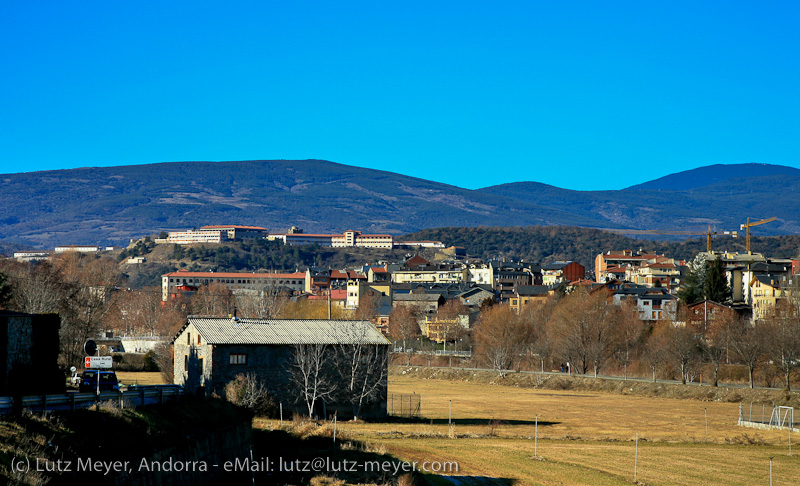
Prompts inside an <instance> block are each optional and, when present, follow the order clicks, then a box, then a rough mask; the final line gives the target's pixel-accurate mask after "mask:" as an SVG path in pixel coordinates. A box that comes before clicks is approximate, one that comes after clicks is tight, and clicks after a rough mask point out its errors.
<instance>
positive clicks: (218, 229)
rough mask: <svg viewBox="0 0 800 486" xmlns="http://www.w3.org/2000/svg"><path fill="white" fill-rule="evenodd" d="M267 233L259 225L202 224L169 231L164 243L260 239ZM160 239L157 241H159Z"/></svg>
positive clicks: (181, 243)
mask: <svg viewBox="0 0 800 486" xmlns="http://www.w3.org/2000/svg"><path fill="white" fill-rule="evenodd" d="M268 235H269V230H268V229H267V228H262V227H260V226H241V225H216V226H203V227H201V228H200V229H193V230H187V231H170V232H169V233H167V238H166V241H163V242H164V243H173V244H176V245H192V244H195V243H225V242H227V241H241V240H245V239H262V238H266V237H267V236H268ZM161 242H162V241H157V243H161Z"/></svg>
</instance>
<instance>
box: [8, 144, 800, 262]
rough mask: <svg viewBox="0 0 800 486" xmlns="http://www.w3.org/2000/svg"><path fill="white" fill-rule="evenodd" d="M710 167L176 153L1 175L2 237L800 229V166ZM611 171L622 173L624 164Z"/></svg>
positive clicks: (36, 243) (32, 242) (82, 239)
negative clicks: (476, 164)
mask: <svg viewBox="0 0 800 486" xmlns="http://www.w3.org/2000/svg"><path fill="white" fill-rule="evenodd" d="M787 169H788V170H787ZM698 170H700V169H698ZM708 171H710V172H711V173H724V174H726V176H727V175H732V176H735V177H726V178H724V179H722V180H720V179H719V178H716V179H714V181H713V183H710V184H708V185H706V186H704V187H703V188H702V190H697V189H691V188H690V189H686V188H679V189H665V188H662V186H663V187H667V186H668V185H669V184H673V185H675V184H678V182H677V180H676V181H673V180H672V179H669V181H672V182H669V183H668V184H667V183H659V184H660V185H657V186H658V188H653V187H655V186H653V187H651V186H649V185H648V184H650V183H645V184H640V185H639V186H635V187H640V188H628V189H625V190H621V191H570V190H566V189H560V188H558V187H554V186H548V185H545V184H540V183H535V182H519V183H514V184H503V185H500V186H493V187H487V188H484V189H480V190H469V189H463V188H459V187H455V186H451V185H448V184H443V183H439V182H433V181H428V180H424V179H419V178H414V177H408V176H404V175H401V174H396V173H392V172H386V171H379V170H372V169H364V168H359V167H352V166H347V165H343V164H337V163H334V162H328V161H322V160H272V161H270V160H258V161H240V162H172V163H160V164H149V165H138V166H122V167H104V168H83V169H69V170H58V171H45V172H30V173H22V174H5V175H0V205H1V206H0V207H2V208H3V211H2V212H0V240H2V241H5V242H6V243H7V245H8V246H6V248H7V249H10V248H13V247H14V245H28V246H31V247H38V248H53V247H54V246H56V245H59V244H114V245H123V246H124V245H127V243H128V241H129V239H130V238H138V237H141V236H142V235H145V234H156V233H159V232H160V231H162V230H166V231H169V230H183V229H187V228H192V227H198V226H202V225H206V224H248V225H258V226H264V227H268V228H270V229H272V230H277V231H283V230H286V229H287V228H289V227H290V226H300V227H301V228H303V229H304V230H306V231H307V232H341V231H343V230H345V229H349V228H353V229H358V230H361V231H364V232H375V233H390V234H395V235H400V234H405V233H411V232H415V231H419V230H422V229H425V228H433V227H470V226H487V227H496V226H550V225H569V226H582V227H598V228H629V229H666V228H686V227H689V226H692V227H695V228H698V227H703V226H704V225H707V224H714V225H716V226H718V227H720V228H721V229H729V230H730V229H738V227H739V224H741V223H743V222H744V221H745V219H746V218H747V217H748V216H749V217H754V218H766V217H771V216H777V217H778V221H776V222H774V223H770V224H767V225H763V226H758V227H756V228H755V229H754V233H755V234H762V235H766V234H795V233H800V209H798V208H800V204H798V202H800V171H797V170H796V169H790V168H785V167H784V168H781V167H779V166H764V165H759V164H745V165H744V166H711V167H708V168H703V171H701V172H696V173H693V174H694V175H691V178H692V179H693V180H694V179H695V178H696V177H699V176H697V174H706V176H707V175H708V173H709V172H708ZM793 171H794V172H793ZM690 172H691V171H690ZM598 175H599V176H602V174H598ZM616 177H624V170H623V171H619V172H618V173H617V175H616ZM670 177H671V176H667V178H661V179H659V180H662V179H668V178H670ZM687 177H689V176H687ZM720 177H721V176H720ZM678 179H680V177H679V178H678ZM706 181H707V182H711V178H710V177H706ZM655 182H656V181H653V183H655ZM662 182H663V181H662ZM688 184H689V185H694V184H695V183H694V182H691V183H688ZM12 241H13V244H11V242H12Z"/></svg>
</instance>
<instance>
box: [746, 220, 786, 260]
mask: <svg viewBox="0 0 800 486" xmlns="http://www.w3.org/2000/svg"><path fill="white" fill-rule="evenodd" d="M776 219H778V218H776V217H774V216H773V217H772V218H768V219H762V220H761V221H756V222H754V223H751V222H750V218H747V224H743V225H742V226H741V227H740V228H739V229H747V243H746V244H745V249H746V250H747V253H750V228H751V227H753V226H758V225H760V224H764V223H771V222H772V221H775V220H776Z"/></svg>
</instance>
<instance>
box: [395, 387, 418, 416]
mask: <svg viewBox="0 0 800 486" xmlns="http://www.w3.org/2000/svg"><path fill="white" fill-rule="evenodd" d="M387 405H388V408H389V415H390V416H393V417H404V418H420V417H422V412H421V409H422V395H417V394H416V393H413V394H407V393H390V394H389V403H388V404H387Z"/></svg>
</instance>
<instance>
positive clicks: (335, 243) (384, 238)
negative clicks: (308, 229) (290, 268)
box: [267, 227, 394, 249]
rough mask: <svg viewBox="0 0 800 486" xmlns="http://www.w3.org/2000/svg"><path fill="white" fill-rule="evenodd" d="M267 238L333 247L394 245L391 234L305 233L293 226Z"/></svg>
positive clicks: (291, 242)
mask: <svg viewBox="0 0 800 486" xmlns="http://www.w3.org/2000/svg"><path fill="white" fill-rule="evenodd" d="M267 238H268V239H269V240H273V241H282V242H283V244H284V245H319V246H326V247H333V248H349V247H361V248H385V249H391V248H392V247H393V246H394V238H393V237H392V235H366V234H361V232H360V231H355V230H347V231H345V232H344V233H342V234H306V233H303V231H302V230H301V229H298V228H295V227H293V228H292V230H290V231H289V233H273V234H270V235H269V236H268V237H267Z"/></svg>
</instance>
